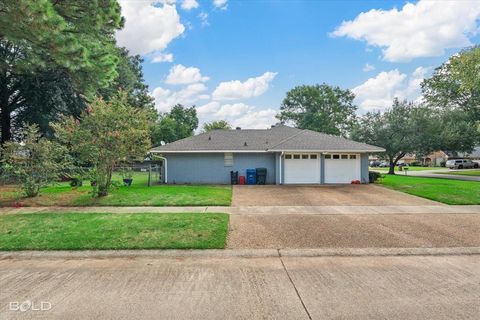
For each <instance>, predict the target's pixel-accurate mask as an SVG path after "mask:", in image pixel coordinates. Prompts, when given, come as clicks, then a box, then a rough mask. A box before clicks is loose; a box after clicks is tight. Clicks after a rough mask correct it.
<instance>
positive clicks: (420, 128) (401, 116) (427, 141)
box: [352, 99, 442, 174]
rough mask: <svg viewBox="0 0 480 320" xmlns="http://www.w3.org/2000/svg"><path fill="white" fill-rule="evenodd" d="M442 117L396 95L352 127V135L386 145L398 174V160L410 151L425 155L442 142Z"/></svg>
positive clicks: (392, 171)
mask: <svg viewBox="0 0 480 320" xmlns="http://www.w3.org/2000/svg"><path fill="white" fill-rule="evenodd" d="M441 134H442V122H441V118H440V117H439V116H438V114H437V113H435V112H434V110H432V109H431V108H428V107H426V106H422V105H420V106H416V105H414V104H412V103H408V102H406V101H399V100H398V99H395V100H394V102H393V105H392V107H391V108H390V109H387V110H386V111H385V112H383V113H382V112H379V111H378V112H369V113H367V114H365V115H364V116H362V117H361V118H360V119H359V121H358V124H357V125H356V126H355V128H354V129H353V130H352V138H353V139H355V140H357V141H362V142H365V143H369V144H372V145H376V146H379V147H383V148H385V150H386V152H385V154H384V155H383V154H382V156H386V158H387V159H388V161H389V162H390V168H389V172H388V173H389V174H395V172H394V169H395V166H396V165H397V163H398V161H399V160H400V159H401V158H403V157H404V156H405V155H406V154H407V153H414V154H417V155H419V154H422V155H426V154H428V153H430V152H432V151H435V150H438V149H440V147H441V146H442V139H441Z"/></svg>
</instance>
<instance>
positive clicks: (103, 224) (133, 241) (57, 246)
mask: <svg viewBox="0 0 480 320" xmlns="http://www.w3.org/2000/svg"><path fill="white" fill-rule="evenodd" d="M227 232H228V215H227V214H223V213H134V214H112V213H38V214H14V215H4V216H0V250H86V249H223V248H224V247H225V239H226V237H227Z"/></svg>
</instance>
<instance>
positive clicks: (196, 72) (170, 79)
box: [165, 64, 209, 84]
mask: <svg viewBox="0 0 480 320" xmlns="http://www.w3.org/2000/svg"><path fill="white" fill-rule="evenodd" d="M208 79H209V77H204V76H202V74H201V73H200V69H198V68H195V67H188V68H187V67H185V66H184V65H181V64H177V65H176V66H173V67H172V68H171V69H170V73H169V74H168V76H167V78H166V79H165V83H168V84H189V83H195V82H206V81H208Z"/></svg>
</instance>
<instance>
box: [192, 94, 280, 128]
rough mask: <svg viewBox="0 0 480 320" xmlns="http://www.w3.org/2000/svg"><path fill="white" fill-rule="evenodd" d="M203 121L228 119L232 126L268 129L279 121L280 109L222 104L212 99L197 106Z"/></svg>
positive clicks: (242, 104)
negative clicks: (260, 108)
mask: <svg viewBox="0 0 480 320" xmlns="http://www.w3.org/2000/svg"><path fill="white" fill-rule="evenodd" d="M197 112H198V115H199V117H200V119H201V122H202V123H205V122H209V121H213V120H226V121H228V123H230V124H231V125H232V127H234V128H235V127H241V128H244V129H247V128H248V129H267V128H269V127H270V126H271V125H272V124H275V123H276V122H277V120H276V118H275V115H276V114H277V112H278V110H274V109H272V108H268V109H264V110H259V108H258V107H256V106H251V105H247V104H245V103H234V104H223V105H222V104H221V103H220V102H218V101H212V102H209V103H207V104H205V105H202V106H200V107H198V108H197Z"/></svg>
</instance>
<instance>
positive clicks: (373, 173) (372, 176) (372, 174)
mask: <svg viewBox="0 0 480 320" xmlns="http://www.w3.org/2000/svg"><path fill="white" fill-rule="evenodd" d="M381 177H382V174H381V173H380V172H376V171H369V172H368V182H370V183H374V182H375V181H377V180H378V179H380V178H381Z"/></svg>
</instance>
